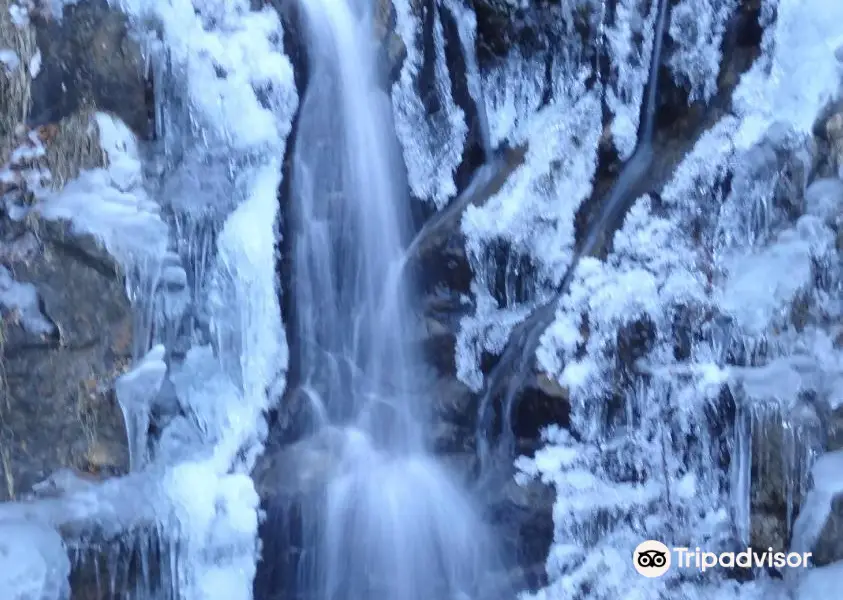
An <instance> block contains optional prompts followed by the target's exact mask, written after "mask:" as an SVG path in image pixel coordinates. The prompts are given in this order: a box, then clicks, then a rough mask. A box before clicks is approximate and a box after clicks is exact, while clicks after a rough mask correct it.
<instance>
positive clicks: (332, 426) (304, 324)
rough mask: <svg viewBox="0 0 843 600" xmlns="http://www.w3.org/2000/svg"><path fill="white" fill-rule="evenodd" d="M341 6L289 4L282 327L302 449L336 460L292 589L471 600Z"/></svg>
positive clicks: (359, 36) (478, 560)
mask: <svg viewBox="0 0 843 600" xmlns="http://www.w3.org/2000/svg"><path fill="white" fill-rule="evenodd" d="M346 2H347V0H304V2H303V13H304V21H305V24H306V37H307V55H308V68H309V80H308V86H307V89H306V90H305V92H304V96H303V100H302V104H301V109H300V113H299V123H298V134H297V138H296V140H295V146H294V149H293V173H292V181H291V189H292V205H293V206H292V232H293V233H292V235H293V253H294V256H293V265H294V266H293V281H294V282H295V286H294V292H293V293H294V294H295V308H294V313H295V316H294V323H292V324H291V326H292V327H294V331H295V335H296V340H297V342H298V344H297V347H298V356H297V357H295V360H297V362H296V363H295V364H298V365H299V371H300V373H299V380H300V381H299V390H300V391H301V392H302V394H303V395H305V396H306V397H307V399H308V403H309V405H310V407H311V408H312V409H313V413H314V415H315V418H314V419H313V431H312V435H313V437H312V438H311V439H313V440H320V439H321V440H324V439H326V438H329V439H333V440H336V441H337V442H338V443H337V446H338V451H337V452H336V456H335V460H336V462H337V464H336V465H334V467H335V468H334V469H333V471H332V473H331V476H330V478H329V481H327V483H326V484H325V489H324V496H323V498H322V501H321V502H319V503H317V504H316V505H312V504H309V505H307V506H304V507H303V508H302V521H303V522H302V532H303V533H302V535H303V537H304V539H303V542H302V543H303V546H304V548H305V554H306V557H305V558H303V559H302V563H301V564H300V566H299V569H298V579H299V581H298V582H297V586H298V588H299V589H297V590H296V591H297V593H299V594H315V596H313V597H316V598H319V599H320V600H334V599H336V598H347V599H349V600H381V599H383V600H386V599H389V600H429V599H431V598H483V599H484V600H485V599H486V598H490V597H491V596H490V593H491V592H489V591H485V592H484V591H483V590H482V588H481V585H482V584H488V583H489V581H488V580H489V575H490V573H491V572H494V566H495V565H494V564H493V560H494V558H495V552H494V549H493V544H492V543H491V542H492V540H491V538H490V536H489V533H488V532H487V531H486V530H485V527H484V525H483V523H482V522H481V520H480V518H479V515H478V512H477V510H476V509H475V508H474V507H473V505H472V502H471V500H470V499H469V498H468V497H467V496H466V495H464V494H463V493H462V491H461V490H460V489H459V487H458V485H457V483H456V482H455V481H454V480H452V477H451V474H450V473H449V472H448V471H447V470H446V469H445V468H444V467H443V466H442V465H440V464H438V462H437V461H436V460H435V459H434V457H433V456H432V455H431V453H430V452H429V451H428V449H427V444H426V441H425V437H426V435H425V434H426V430H427V424H428V419H429V417H428V415H427V413H428V407H429V406H430V404H431V399H430V398H428V397H426V396H425V394H424V388H425V382H424V378H423V376H422V373H423V371H424V369H423V367H424V365H423V364H422V361H421V359H420V357H419V356H418V355H417V353H416V352H415V350H414V348H413V346H412V342H411V340H412V339H413V335H412V328H413V314H412V311H411V306H410V304H409V301H408V298H409V294H408V285H407V281H406V277H405V276H402V269H401V265H402V262H403V254H404V251H405V248H406V246H407V242H408V240H409V238H410V231H409V225H410V223H409V199H408V197H407V194H406V190H405V185H404V182H403V181H402V180H401V179H400V178H399V177H398V175H397V174H399V173H401V168H400V163H399V162H398V161H397V160H396V159H395V157H399V156H400V151H399V149H398V148H397V142H396V140H395V137H394V134H393V132H392V131H390V130H389V129H388V128H387V127H386V126H385V124H387V123H390V122H391V119H390V115H391V112H390V102H389V98H388V96H387V95H386V93H385V92H383V91H382V89H381V88H380V87H379V86H378V81H377V75H376V74H377V70H376V64H375V56H376V55H375V46H374V44H375V42H374V37H373V35H372V32H371V31H370V24H371V23H372V19H373V16H372V11H371V8H372V7H370V6H363V5H355V4H346ZM266 559H268V560H271V559H272V557H267V558H266ZM501 588H502V586H498V589H496V590H495V592H496V593H501V594H502V595H505V592H504V590H503V589H501ZM308 597H311V596H308Z"/></svg>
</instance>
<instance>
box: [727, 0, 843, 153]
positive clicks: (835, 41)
mask: <svg viewBox="0 0 843 600" xmlns="http://www.w3.org/2000/svg"><path fill="white" fill-rule="evenodd" d="M841 22H843V4H841V3H839V2H831V1H828V0H806V1H804V2H803V1H796V0H780V1H779V3H778V6H777V9H776V20H775V23H774V25H773V31H772V36H773V38H774V39H775V48H774V51H773V55H772V57H771V64H770V72H769V74H767V73H766V72H765V68H764V64H763V62H764V61H762V62H760V63H757V64H756V65H753V67H752V68H751V69H750V70H749V72H747V73H746V74H745V75H744V76H743V77H742V78H741V82H740V84H739V86H738V89H736V90H735V93H734V96H733V104H734V109H735V111H736V113H737V114H738V116H740V117H741V119H742V123H741V128H740V131H739V132H738V134H737V135H736V136H735V141H736V143H737V145H738V146H739V147H744V148H746V147H749V146H751V145H752V144H753V143H754V142H755V141H756V140H757V139H758V137H759V136H760V135H761V134H762V133H763V132H764V131H765V130H766V129H767V128H768V127H769V126H770V125H771V124H772V123H773V122H774V121H780V122H785V123H788V124H790V125H792V126H793V127H794V128H795V129H796V130H797V131H805V132H809V131H811V126H812V125H813V123H814V120H815V119H816V116H817V114H818V113H819V112H820V109H822V107H823V106H824V105H825V104H826V103H828V102H829V101H830V100H831V99H833V98H834V97H835V96H836V95H837V94H838V93H839V88H840V73H839V70H838V65H837V61H836V59H835V57H834V51H835V49H836V48H837V47H838V46H840V44H841V43H843V29H841V28H840V25H839V24H840V23H841ZM805 65H811V68H810V69H806V68H804V66H805Z"/></svg>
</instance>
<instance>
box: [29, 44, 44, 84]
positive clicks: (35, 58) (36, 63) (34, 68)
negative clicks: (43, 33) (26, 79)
mask: <svg viewBox="0 0 843 600" xmlns="http://www.w3.org/2000/svg"><path fill="white" fill-rule="evenodd" d="M40 72H41V51H40V50H37V49H36V50H35V54H33V55H32V58H31V59H30V60H29V76H30V77H32V78H33V79H35V78H36V77H38V74H39V73H40Z"/></svg>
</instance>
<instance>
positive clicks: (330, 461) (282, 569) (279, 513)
mask: <svg viewBox="0 0 843 600" xmlns="http://www.w3.org/2000/svg"><path fill="white" fill-rule="evenodd" d="M342 444H343V437H342V434H341V433H340V432H339V431H335V430H330V429H328V430H325V431H323V432H322V433H321V434H319V435H318V436H316V437H312V438H307V439H304V440H301V441H299V442H296V443H294V444H290V445H286V446H279V445H275V444H272V445H270V446H269V447H268V448H267V450H266V451H265V452H264V454H263V455H261V456H260V457H259V458H258V461H257V464H256V465H255V468H254V470H253V472H252V477H253V479H254V481H255V487H256V488H257V491H258V494H259V495H260V498H261V508H262V509H263V510H264V511H265V518H264V520H263V522H262V523H261V525H260V529H259V536H260V539H261V545H262V551H261V560H260V562H259V563H258V570H257V574H256V576H255V582H254V592H255V598H256V599H257V600H286V599H287V598H295V597H297V596H295V595H294V594H296V593H297V592H298V590H297V585H298V581H297V577H296V575H297V573H299V572H300V571H299V569H300V568H302V567H303V565H305V564H306V561H307V554H306V548H305V542H306V540H305V539H304V538H305V536H306V535H307V532H303V531H302V523H303V522H304V521H305V518H304V516H305V514H307V511H313V510H317V507H319V506H321V503H322V502H323V498H324V490H325V487H326V486H327V484H328V482H329V481H330V479H331V477H332V476H333V474H334V473H335V472H336V468H337V466H338V464H339V456H340V452H341V446H342Z"/></svg>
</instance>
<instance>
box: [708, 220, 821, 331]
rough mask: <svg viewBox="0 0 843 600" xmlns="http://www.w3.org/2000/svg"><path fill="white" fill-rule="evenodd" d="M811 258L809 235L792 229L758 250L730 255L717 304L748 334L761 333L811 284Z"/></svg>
mask: <svg viewBox="0 0 843 600" xmlns="http://www.w3.org/2000/svg"><path fill="white" fill-rule="evenodd" d="M828 233H829V234H830V233H831V232H830V231H829V232H828ZM827 241H831V240H828V238H827ZM811 259H812V252H811V238H808V239H805V238H803V237H802V236H799V234H798V233H797V232H796V231H793V230H790V231H786V232H783V233H782V234H781V236H780V238H779V240H778V241H777V242H776V243H774V244H772V245H770V246H768V247H766V248H764V249H763V250H761V251H760V252H758V253H752V254H742V255H737V256H734V257H731V258H730V259H728V260H727V261H725V265H724V267H725V270H726V273H727V275H726V280H725V281H724V282H723V284H722V287H721V288H719V290H718V296H719V303H718V304H719V305H720V306H721V307H722V308H723V310H724V311H725V312H726V313H727V314H729V315H731V316H733V317H734V318H735V320H736V322H737V324H738V325H739V326H740V327H741V328H742V329H743V330H744V331H745V332H746V333H747V334H748V335H761V334H762V333H763V332H764V331H766V330H767V329H768V328H769V327H770V325H771V324H772V323H773V322H774V321H775V320H776V317H777V316H780V314H779V313H780V311H787V310H788V309H789V307H790V305H791V303H792V302H793V301H794V300H795V299H796V297H797V294H798V293H799V292H800V291H806V290H807V289H808V288H809V287H810V286H811V285H812V282H813V273H812V269H811Z"/></svg>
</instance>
